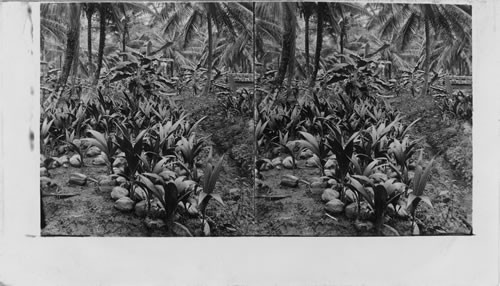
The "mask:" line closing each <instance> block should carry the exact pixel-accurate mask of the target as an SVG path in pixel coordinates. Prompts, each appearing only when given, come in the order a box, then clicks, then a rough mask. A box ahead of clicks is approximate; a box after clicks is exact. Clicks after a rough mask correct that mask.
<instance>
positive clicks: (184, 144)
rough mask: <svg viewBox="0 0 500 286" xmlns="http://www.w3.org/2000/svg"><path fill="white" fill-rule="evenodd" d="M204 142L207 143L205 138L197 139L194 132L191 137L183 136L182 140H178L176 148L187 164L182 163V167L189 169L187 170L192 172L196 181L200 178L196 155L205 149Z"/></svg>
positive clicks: (192, 176)
mask: <svg viewBox="0 0 500 286" xmlns="http://www.w3.org/2000/svg"><path fill="white" fill-rule="evenodd" d="M204 143H205V140H204V139H200V140H195V135H194V134H192V135H191V137H189V139H186V138H185V137H182V138H181V140H180V141H179V142H177V148H176V150H177V151H178V152H179V153H180V155H181V158H182V160H183V162H184V164H186V165H185V166H183V165H182V164H181V167H183V168H184V169H187V171H188V172H190V174H191V178H192V179H193V180H195V181H197V180H198V172H197V170H196V164H195V163H196V162H195V161H196V157H197V156H198V155H199V154H200V152H201V151H202V150H203V148H204V146H203V145H204ZM179 163H180V162H179Z"/></svg>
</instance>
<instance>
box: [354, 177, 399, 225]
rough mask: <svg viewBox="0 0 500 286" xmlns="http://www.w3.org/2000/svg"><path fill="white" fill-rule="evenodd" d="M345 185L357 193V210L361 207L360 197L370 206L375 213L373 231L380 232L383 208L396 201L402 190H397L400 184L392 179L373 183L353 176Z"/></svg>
mask: <svg viewBox="0 0 500 286" xmlns="http://www.w3.org/2000/svg"><path fill="white" fill-rule="evenodd" d="M347 186H348V187H349V188H350V189H352V190H353V191H355V192H356V193H357V194H358V212H359V210H360V209H361V206H360V198H361V197H363V198H364V199H365V200H366V201H367V202H368V204H369V205H370V206H371V207H372V209H373V211H374V213H375V231H376V232H377V234H382V227H383V226H384V218H385V216H384V214H385V210H386V209H387V206H389V205H390V204H392V203H394V202H397V200H398V199H399V198H400V196H401V195H402V192H400V191H399V190H400V186H399V185H397V184H396V183H395V182H394V181H393V180H388V181H385V182H384V183H379V184H376V185H374V184H372V183H371V182H370V181H362V180H360V179H359V178H353V177H350V178H349V183H348V184H347Z"/></svg>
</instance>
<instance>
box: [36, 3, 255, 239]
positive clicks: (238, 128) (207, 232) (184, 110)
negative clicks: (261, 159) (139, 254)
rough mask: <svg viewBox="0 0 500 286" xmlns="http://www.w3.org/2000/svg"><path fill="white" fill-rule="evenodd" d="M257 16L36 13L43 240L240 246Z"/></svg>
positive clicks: (117, 6)
mask: <svg viewBox="0 0 500 286" xmlns="http://www.w3.org/2000/svg"><path fill="white" fill-rule="evenodd" d="M252 21H253V5H252V3H249V2H244V3H237V2H228V3H223V2H221V3H191V2H184V3H44V4H41V6H40V29H41V33H40V38H41V44H40V45H41V46H40V49H41V57H42V58H41V62H40V63H41V65H40V67H41V69H42V70H41V84H40V88H41V98H40V100H41V101H40V103H41V109H40V128H41V129H40V146H41V149H40V150H41V154H40V176H41V179H40V187H41V197H42V201H41V209H42V217H41V226H42V229H43V231H42V235H47V236H54V235H70V236H71V235H79V236H169V235H175V236H242V235H247V234H250V233H251V231H252V230H251V227H252V226H251V222H252V216H253V179H252V174H253V153H254V152H253V140H252V134H253V121H252V116H253V89H254V84H253V56H252V55H253V51H252V48H253V45H252V42H253V37H252V35H253V29H252Z"/></svg>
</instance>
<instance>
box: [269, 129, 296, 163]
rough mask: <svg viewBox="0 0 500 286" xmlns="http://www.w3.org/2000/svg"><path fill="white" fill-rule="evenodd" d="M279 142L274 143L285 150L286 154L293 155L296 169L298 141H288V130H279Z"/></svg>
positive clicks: (282, 150) (281, 149)
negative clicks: (284, 131) (283, 131)
mask: <svg viewBox="0 0 500 286" xmlns="http://www.w3.org/2000/svg"><path fill="white" fill-rule="evenodd" d="M278 136H279V143H274V144H275V145H276V146H278V148H279V150H280V151H281V152H283V153H284V154H286V155H289V156H290V157H292V168H293V169H295V168H296V167H297V164H296V161H297V160H296V158H295V157H296V153H295V152H296V151H297V150H296V149H297V148H295V147H296V144H295V143H296V142H297V141H288V132H286V133H284V134H283V133H282V132H281V131H279V135H278Z"/></svg>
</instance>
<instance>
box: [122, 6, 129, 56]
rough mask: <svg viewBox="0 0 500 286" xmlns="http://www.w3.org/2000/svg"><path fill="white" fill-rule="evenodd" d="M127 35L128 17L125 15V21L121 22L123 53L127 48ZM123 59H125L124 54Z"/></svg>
mask: <svg viewBox="0 0 500 286" xmlns="http://www.w3.org/2000/svg"><path fill="white" fill-rule="evenodd" d="M127 35H128V17H127V16H125V21H124V23H123V34H122V52H124V53H125V49H126V48H127ZM123 57H124V60H126V58H125V57H126V56H125V55H124V56H123Z"/></svg>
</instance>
